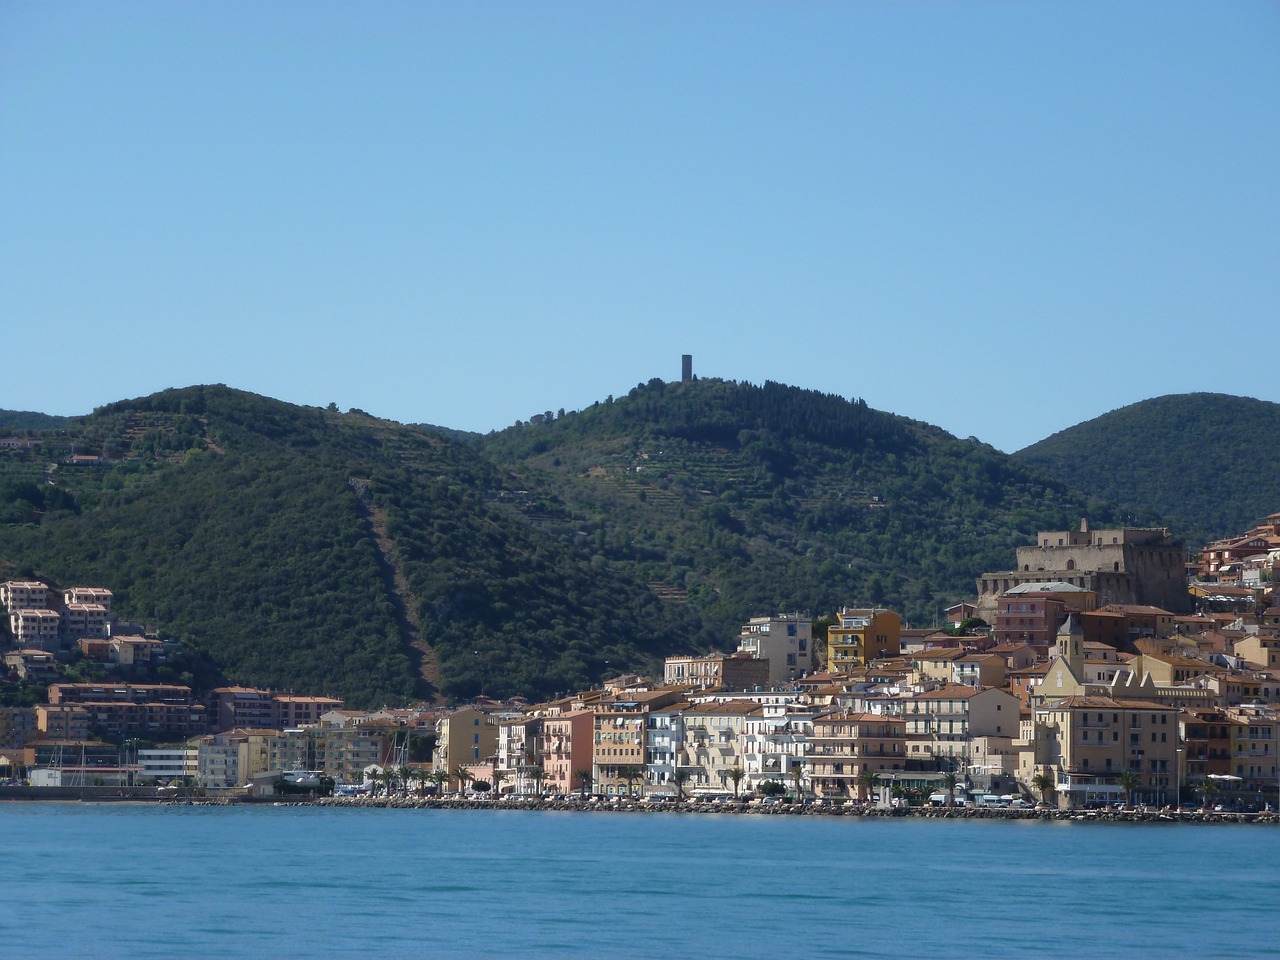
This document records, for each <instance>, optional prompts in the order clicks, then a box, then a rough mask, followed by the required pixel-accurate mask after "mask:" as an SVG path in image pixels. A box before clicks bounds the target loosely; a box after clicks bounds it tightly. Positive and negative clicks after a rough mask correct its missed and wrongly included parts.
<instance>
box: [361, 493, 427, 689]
mask: <svg viewBox="0 0 1280 960" xmlns="http://www.w3.org/2000/svg"><path fill="white" fill-rule="evenodd" d="M347 483H348V484H349V485H350V487H351V489H352V490H353V491H354V492H355V495H356V502H357V503H359V504H360V508H361V510H362V512H363V513H364V517H365V519H366V520H367V521H368V522H369V530H370V532H371V533H372V534H373V542H374V543H375V544H376V545H377V547H378V556H379V558H380V560H381V563H380V566H381V567H382V578H383V580H384V581H385V583H386V586H387V595H388V599H389V600H390V601H391V605H392V608H393V609H394V611H395V618H396V623H397V625H398V626H399V628H400V636H401V637H402V638H403V640H404V642H405V645H406V646H407V647H408V648H409V650H410V655H411V656H412V657H413V660H414V662H415V663H416V665H417V668H418V676H419V677H421V678H422V679H423V680H424V681H425V682H426V683H427V684H429V685H430V687H431V698H432V699H435V697H436V696H437V694H438V692H439V689H440V665H439V663H438V661H437V660H436V652H435V649H434V648H433V647H432V646H431V644H429V643H427V641H426V640H424V639H423V637H422V623H421V621H420V620H419V619H418V601H417V597H416V596H415V595H414V592H413V590H412V589H411V588H410V587H409V581H408V580H406V579H405V577H404V574H403V573H401V572H400V568H399V567H397V566H396V562H395V542H394V541H393V540H392V539H391V537H390V536H389V535H388V534H387V514H386V512H385V511H384V510H383V509H382V508H381V507H379V506H378V505H377V504H376V503H374V502H373V495H372V494H371V493H370V492H369V481H368V480H364V479H361V478H359V477H352V478H351V479H349V480H348V481H347Z"/></svg>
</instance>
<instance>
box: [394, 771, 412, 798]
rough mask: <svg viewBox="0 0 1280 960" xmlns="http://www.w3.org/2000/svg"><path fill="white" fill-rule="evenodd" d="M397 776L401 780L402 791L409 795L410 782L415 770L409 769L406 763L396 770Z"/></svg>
mask: <svg viewBox="0 0 1280 960" xmlns="http://www.w3.org/2000/svg"><path fill="white" fill-rule="evenodd" d="M396 778H397V779H398V780H399V781H400V792H401V793H403V794H405V795H406V796H407V795H408V793H409V783H410V781H412V780H413V771H412V770H411V769H409V767H408V765H407V764H406V765H405V766H402V767H400V768H399V769H398V770H396Z"/></svg>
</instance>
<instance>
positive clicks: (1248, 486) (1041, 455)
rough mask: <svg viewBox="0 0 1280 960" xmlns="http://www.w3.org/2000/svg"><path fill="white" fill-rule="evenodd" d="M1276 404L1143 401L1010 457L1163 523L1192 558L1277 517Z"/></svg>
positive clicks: (1178, 397) (1189, 397)
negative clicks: (1265, 519) (1220, 540)
mask: <svg viewBox="0 0 1280 960" xmlns="http://www.w3.org/2000/svg"><path fill="white" fill-rule="evenodd" d="M1278 437H1280V404H1277V403H1270V402H1268V401H1265V400H1254V399H1250V398H1248V397H1235V396H1229V395H1226V394H1220V393H1189V394H1172V395H1169V396H1164V397H1156V398H1154V399H1151V400H1143V401H1141V402H1140V403H1134V404H1130V405H1129V406H1126V407H1122V408H1120V409H1119V410H1113V411H1111V412H1110V413H1106V414H1103V415H1102V416H1100V417H1096V418H1094V419H1093V420H1089V421H1087V422H1085V423H1081V424H1077V425H1076V426H1074V427H1071V428H1069V429H1067V430H1063V431H1060V432H1059V433H1055V434H1054V435H1053V436H1051V437H1048V438H1046V439H1044V440H1041V441H1040V442H1038V443H1035V444H1032V445H1031V446H1029V447H1026V448H1025V449H1023V450H1019V451H1018V452H1017V453H1015V454H1014V455H1013V456H1014V458H1015V459H1017V460H1018V461H1020V462H1022V463H1027V464H1031V465H1033V466H1036V467H1039V468H1041V469H1043V470H1045V471H1046V472H1048V473H1050V474H1052V475H1053V476H1055V477H1058V478H1059V479H1061V480H1063V481H1065V482H1067V483H1069V484H1071V485H1072V486H1076V487H1080V488H1082V489H1087V490H1090V491H1092V492H1093V493H1096V494H1097V495H1098V496H1101V497H1105V498H1106V499H1108V500H1111V501H1114V502H1116V503H1120V504H1123V505H1124V506H1125V508H1126V509H1127V510H1129V511H1132V512H1133V513H1135V514H1137V515H1138V516H1140V517H1160V518H1162V519H1163V521H1164V522H1166V523H1168V524H1169V525H1170V526H1171V527H1172V528H1173V530H1174V532H1175V533H1177V534H1178V535H1179V536H1182V537H1184V538H1187V539H1188V540H1189V543H1188V546H1190V547H1191V548H1192V549H1195V548H1197V547H1200V546H1203V545H1204V543H1205V542H1207V541H1208V540H1211V539H1214V538H1216V537H1221V536H1227V535H1230V534H1234V533H1238V532H1242V531H1244V530H1246V529H1248V528H1249V527H1250V526H1252V525H1253V523H1254V522H1255V521H1256V520H1257V519H1259V518H1260V517H1264V516H1266V515H1268V514H1270V513H1273V512H1275V511H1276V510H1277V509H1280V442H1277V438H1278Z"/></svg>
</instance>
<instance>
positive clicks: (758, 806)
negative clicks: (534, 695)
mask: <svg viewBox="0 0 1280 960" xmlns="http://www.w3.org/2000/svg"><path fill="white" fill-rule="evenodd" d="M276 802H277V803H285V804H293V803H296V804H298V805H306V806H322V807H346V808H353V809H363V808H372V809H397V810H542V811H548V812H565V813H570V812H571V813H612V814H633V815H645V814H667V815H698V814H718V815H721V816H726V815H727V816H738V815H741V816H772V817H862V818H878V817H917V818H926V819H937V820H1066V821H1081V822H1097V823H1265V824H1276V823H1280V817H1278V816H1277V815H1276V814H1275V813H1270V812H1268V813H1221V812H1210V811H1176V810H1155V809H1137V810H1057V809H1052V808H1045V807H1041V808H1036V809H1010V808H982V807H972V806H966V807H905V806H903V807H895V808H892V809H886V808H883V807H879V806H874V805H869V804H860V803H856V802H853V801H850V802H842V801H836V802H832V801H826V800H810V801H806V802H804V803H794V802H793V803H786V802H773V803H770V802H765V801H760V800H738V801H732V800H731V801H723V800H720V801H697V800H683V801H675V800H662V801H659V800H652V799H644V798H641V799H636V798H612V797H610V798H597V797H586V798H584V797H557V798H550V797H544V798H539V797H504V798H501V799H495V800H489V799H479V798H474V797H452V796H444V797H435V796H424V797H417V796H392V797H385V796H384V797H323V798H320V799H317V800H296V801H293V800H285V801H279V800H278V801H276Z"/></svg>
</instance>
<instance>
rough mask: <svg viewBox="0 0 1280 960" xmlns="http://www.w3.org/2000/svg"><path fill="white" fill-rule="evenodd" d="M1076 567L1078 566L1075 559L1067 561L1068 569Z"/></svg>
mask: <svg viewBox="0 0 1280 960" xmlns="http://www.w3.org/2000/svg"><path fill="white" fill-rule="evenodd" d="M1075 568H1076V562H1075V561H1074V560H1068V561H1067V569H1068V570H1074V569H1075Z"/></svg>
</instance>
